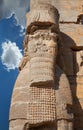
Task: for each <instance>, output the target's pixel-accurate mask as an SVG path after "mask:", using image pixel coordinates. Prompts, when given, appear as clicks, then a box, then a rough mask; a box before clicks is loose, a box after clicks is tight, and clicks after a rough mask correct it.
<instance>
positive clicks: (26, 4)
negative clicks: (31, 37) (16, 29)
mask: <svg viewBox="0 0 83 130" xmlns="http://www.w3.org/2000/svg"><path fill="white" fill-rule="evenodd" d="M29 8H30V0H0V18H4V17H9V16H10V15H11V13H12V12H15V14H16V16H17V18H18V21H19V24H21V25H23V26H25V14H26V12H27V11H28V10H29Z"/></svg>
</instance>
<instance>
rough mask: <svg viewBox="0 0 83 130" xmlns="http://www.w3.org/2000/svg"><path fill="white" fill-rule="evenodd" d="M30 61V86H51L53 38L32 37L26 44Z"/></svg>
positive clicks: (54, 54)
mask: <svg viewBox="0 0 83 130" xmlns="http://www.w3.org/2000/svg"><path fill="white" fill-rule="evenodd" d="M28 54H29V59H30V77H31V80H30V86H33V85H34V86H35V85H36V86H37V85H38V86H39V85H40V86H41V85H46V84H48V86H50V85H51V86H52V85H53V84H54V81H55V80H54V79H55V70H54V68H55V63H56V56H57V42H56V41H55V40H54V37H53V36H49V35H46V36H45V34H44V35H41V36H40V37H38V36H37V37H32V39H30V41H29V42H28Z"/></svg>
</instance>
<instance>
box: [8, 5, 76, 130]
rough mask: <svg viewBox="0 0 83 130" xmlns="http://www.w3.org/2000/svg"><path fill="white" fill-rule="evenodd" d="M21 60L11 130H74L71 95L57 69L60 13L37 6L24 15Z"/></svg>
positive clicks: (58, 68) (66, 82)
mask: <svg viewBox="0 0 83 130" xmlns="http://www.w3.org/2000/svg"><path fill="white" fill-rule="evenodd" d="M26 17H27V29H26V36H25V40H24V57H23V60H22V62H21V64H20V66H19V70H20V73H19V76H18V78H17V81H16V84H15V87H14V91H13V96H12V101H11V108H10V130H28V129H31V130H35V129H38V130H44V129H45V130H51V129H52V130H73V113H72V95H71V90H70V85H69V82H68V79H67V76H66V74H65V73H64V72H63V70H61V69H60V67H59V66H58V65H57V62H56V59H57V58H58V50H59V46H60V41H59V22H58V21H59V13H58V11H57V9H56V8H55V7H53V6H52V5H50V4H42V3H41V4H39V6H38V8H37V9H36V8H34V10H31V11H30V13H29V14H27V16H26Z"/></svg>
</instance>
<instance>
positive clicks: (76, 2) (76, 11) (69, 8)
mask: <svg viewBox="0 0 83 130" xmlns="http://www.w3.org/2000/svg"><path fill="white" fill-rule="evenodd" d="M30 2H31V9H33V8H34V7H37V6H38V3H39V2H43V3H50V4H52V5H53V6H55V7H56V8H57V9H58V10H59V13H60V21H63V22H64V21H66V22H77V18H78V16H79V15H80V14H83V1H82V0H44V1H42V0H30Z"/></svg>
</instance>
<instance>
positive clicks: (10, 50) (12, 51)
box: [1, 41, 22, 71]
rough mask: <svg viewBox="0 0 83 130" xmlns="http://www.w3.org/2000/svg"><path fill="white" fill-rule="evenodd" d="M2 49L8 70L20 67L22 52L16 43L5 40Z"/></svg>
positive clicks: (2, 56) (2, 57)
mask: <svg viewBox="0 0 83 130" xmlns="http://www.w3.org/2000/svg"><path fill="white" fill-rule="evenodd" d="M2 50H3V52H2V55H1V60H2V64H3V65H5V67H6V69H7V71H10V70H11V69H15V68H18V64H19V62H20V60H21V58H22V53H21V50H20V49H19V47H18V46H17V45H16V43H14V42H13V43H12V42H11V41H7V42H4V43H2Z"/></svg>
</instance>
